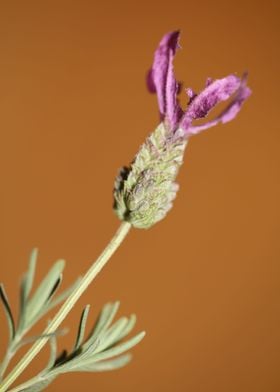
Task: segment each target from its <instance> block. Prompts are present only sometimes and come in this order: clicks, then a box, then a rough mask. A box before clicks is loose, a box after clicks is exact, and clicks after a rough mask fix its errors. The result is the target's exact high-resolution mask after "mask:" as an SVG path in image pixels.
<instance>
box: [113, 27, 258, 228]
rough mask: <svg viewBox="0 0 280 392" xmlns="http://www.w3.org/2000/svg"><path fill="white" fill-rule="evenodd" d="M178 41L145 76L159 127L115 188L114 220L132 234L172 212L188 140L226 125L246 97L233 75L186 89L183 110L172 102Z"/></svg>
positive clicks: (165, 45)
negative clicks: (215, 112)
mask: <svg viewBox="0 0 280 392" xmlns="http://www.w3.org/2000/svg"><path fill="white" fill-rule="evenodd" d="M179 35H180V34H179V32H178V31H175V32H172V33H168V34H166V35H165V36H164V37H163V38H162V40H161V41H160V43H159V46H158V48H157V50H156V52H155V56H154V62H153V65H152V68H151V69H150V71H149V72H148V76H147V85H148V89H149V91H150V92H152V93H156V94H157V98H158V106H159V112H160V120H161V123H160V124H159V126H158V127H157V128H156V130H155V131H154V132H153V133H152V134H151V135H150V136H149V137H148V138H147V139H146V141H145V143H144V144H143V145H142V146H141V148H140V150H139V152H138V154H137V155H136V157H135V159H134V160H133V162H132V163H131V165H130V166H129V167H125V168H123V169H122V170H121V171H120V174H119V176H118V177H117V179H116V182H115V189H114V200H115V201H114V209H115V211H116V213H117V215H118V216H119V218H120V219H122V220H125V221H128V222H130V223H131V224H132V225H133V226H134V227H138V228H149V227H150V226H152V225H153V224H155V223H156V222H158V221H159V220H161V219H163V218H164V216H165V215H166V213H167V212H168V211H169V210H170V208H171V207H172V202H173V199H174V198H175V197H176V192H177V190H178V185H177V184H176V183H175V179H176V176H177V173H178V170H179V167H180V166H181V164H182V163H183V156H184V151H185V147H186V145H187V142H188V139H189V137H190V136H191V135H194V134H197V133H199V132H200V131H203V130H205V129H207V128H210V127H212V126H214V125H216V124H218V123H219V122H221V123H226V122H228V121H230V120H232V119H233V118H234V117H235V116H236V115H237V113H238V112H239V110H240V108H241V106H242V104H243V102H244V101H245V100H246V99H247V98H248V97H249V95H250V93H251V91H250V89H249V88H248V87H247V86H246V75H245V76H244V77H243V78H241V79H240V78H238V77H237V76H235V75H229V76H227V77H225V78H222V79H217V80H212V79H210V78H208V79H207V81H206V87H205V88H204V90H202V91H201V92H200V93H198V94H196V93H195V92H194V91H193V90H192V89H191V88H188V89H186V92H187V94H188V97H189V102H188V105H187V108H186V109H185V110H183V109H182V108H181V106H180V103H179V100H178V95H179V92H180V90H181V85H180V83H178V82H177V81H176V79H175V76H174V70H173V59H174V56H175V54H176V51H177V49H178V47H179V45H178V41H179ZM229 98H231V101H230V103H229V104H228V105H227V107H226V108H225V109H224V110H223V111H222V112H221V113H220V114H219V115H218V116H217V117H216V118H214V119H213V120H210V121H208V122H206V123H204V124H202V125H195V124H194V121H195V120H197V119H201V118H204V117H206V116H207V115H208V113H209V112H210V111H211V110H212V109H213V108H214V107H215V106H216V105H217V104H218V103H220V102H222V101H226V100H228V99H229Z"/></svg>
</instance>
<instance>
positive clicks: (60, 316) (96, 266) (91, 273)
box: [0, 222, 131, 392]
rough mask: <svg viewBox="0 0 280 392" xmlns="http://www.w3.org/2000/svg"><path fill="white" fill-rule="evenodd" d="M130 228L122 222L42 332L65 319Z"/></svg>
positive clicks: (27, 358) (34, 350) (22, 364)
mask: <svg viewBox="0 0 280 392" xmlns="http://www.w3.org/2000/svg"><path fill="white" fill-rule="evenodd" d="M130 228H131V224H130V223H128V222H122V224H121V225H120V227H119V229H118V231H117V232H116V234H115V235H114V237H113V238H112V240H111V241H110V242H109V244H108V245H107V247H106V248H105V249H104V251H103V252H102V253H101V255H100V256H99V257H98V259H97V260H96V261H95V263H93V264H92V265H91V267H90V268H89V270H88V271H87V272H86V274H85V275H84V276H83V278H82V280H81V282H80V284H79V286H78V287H77V288H76V290H75V291H74V292H73V293H72V294H71V295H70V296H69V297H68V298H67V300H66V301H65V302H64V304H63V305H62V306H61V308H60V310H59V311H58V313H57V314H56V315H55V316H54V318H53V319H52V321H51V322H50V324H49V325H48V327H47V328H46V329H45V331H44V332H43V334H51V333H53V332H55V331H56V329H57V328H58V327H59V325H60V324H61V323H62V321H63V320H64V319H65V317H66V316H67V314H68V313H69V312H70V310H71V309H72V307H73V306H74V305H75V303H76V302H77V301H78V299H79V298H80V296H81V295H82V294H83V292H84V291H85V290H86V289H87V287H88V286H89V285H90V283H91V282H92V281H93V279H94V278H95V277H96V276H97V274H98V273H99V272H100V271H101V269H102V268H103V267H104V266H105V264H106V263H107V261H108V260H109V259H110V257H111V256H112V255H113V253H114V252H115V251H116V250H117V249H118V247H119V246H120V244H121V243H122V241H123V240H124V238H125V237H126V235H127V234H128V232H129V230H130ZM48 340H49V337H46V338H43V339H41V340H38V341H36V342H35V343H34V344H33V346H32V347H31V348H30V350H29V351H28V352H27V353H26V354H25V355H24V357H23V358H22V359H21V360H20V361H19V362H18V364H17V365H16V366H15V367H14V369H13V370H12V371H11V373H10V374H8V376H7V377H6V378H5V379H4V380H3V382H2V383H1V384H0V392H5V391H6V390H7V389H8V387H9V386H10V385H11V384H12V383H13V382H14V381H15V380H16V379H17V377H18V376H19V375H20V374H21V373H22V372H23V370H24V369H25V368H26V367H27V366H28V365H29V363H30V362H31V361H32V359H33V358H34V357H35V356H36V355H37V354H38V353H39V351H40V350H41V349H42V348H43V347H44V346H45V344H46V343H47V341H48Z"/></svg>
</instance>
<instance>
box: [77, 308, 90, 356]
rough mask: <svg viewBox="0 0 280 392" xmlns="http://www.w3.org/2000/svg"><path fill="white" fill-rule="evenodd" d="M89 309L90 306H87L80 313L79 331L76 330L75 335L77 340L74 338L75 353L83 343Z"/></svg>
mask: <svg viewBox="0 0 280 392" xmlns="http://www.w3.org/2000/svg"><path fill="white" fill-rule="evenodd" d="M89 309H90V305H87V306H86V307H85V308H84V310H83V312H82V315H81V319H80V324H79V329H78V334H77V338H76V343H75V346H74V351H76V350H77V349H78V348H79V347H80V346H81V344H82V342H83V339H84V334H85V328H86V322H87V318H88V313H89Z"/></svg>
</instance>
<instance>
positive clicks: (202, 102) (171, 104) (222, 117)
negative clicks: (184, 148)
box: [147, 31, 251, 137]
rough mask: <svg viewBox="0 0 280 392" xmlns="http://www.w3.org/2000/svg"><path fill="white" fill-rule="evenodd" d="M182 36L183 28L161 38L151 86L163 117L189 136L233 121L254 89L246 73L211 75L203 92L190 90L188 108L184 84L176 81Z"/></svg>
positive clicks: (168, 125) (149, 82) (148, 83)
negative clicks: (175, 61)
mask: <svg viewBox="0 0 280 392" xmlns="http://www.w3.org/2000/svg"><path fill="white" fill-rule="evenodd" d="M179 36H180V33H179V31H175V32H172V33H168V34H166V35H165V36H164V37H163V38H162V40H161V41H160V43H159V46H158V48H157V50H156V52H155V56H154V63H153V65H152V68H151V69H150V71H149V73H148V77H147V85H148V89H149V91H150V92H152V93H156V94H157V98H158V105H159V111H160V117H161V120H162V121H164V122H165V124H166V126H167V127H169V129H170V130H171V131H174V132H175V131H176V130H177V129H178V128H181V129H183V131H184V133H185V135H186V137H188V136H190V135H193V134H196V133H198V132H200V131H202V130H205V129H207V128H210V127H212V126H214V125H216V124H217V123H219V122H222V123H225V122H228V121H230V120H232V119H233V118H234V117H235V116H236V115H237V113H238V112H239V110H240V108H241V106H242V104H243V102H244V101H245V100H246V99H247V98H248V97H249V95H250V94H251V90H250V89H249V88H248V87H247V86H246V75H244V76H243V78H241V79H240V78H238V77H237V76H235V75H229V76H226V77H225V78H222V79H217V80H212V79H210V78H208V79H207V81H206V87H205V88H204V90H202V91H201V92H200V93H199V94H196V93H195V92H194V91H193V90H192V89H190V88H188V89H186V92H187V94H188V96H189V103H188V106H187V109H186V110H185V111H184V110H183V109H182V108H181V106H180V104H179V101H178V94H179V91H180V87H181V86H180V84H179V83H178V82H177V81H176V79H175V76H174V70H173V59H174V56H175V54H176V51H177V49H178V48H179V45H178V41H179ZM229 98H232V100H231V102H230V103H229V104H228V106H227V107H226V108H225V109H224V110H223V111H222V112H221V113H220V114H219V115H218V116H217V117H216V118H215V119H213V120H211V121H208V122H206V123H205V124H202V125H193V120H196V119H200V118H203V117H206V116H207V114H208V113H209V112H210V111H211V109H213V108H214V107H215V106H216V105H217V104H218V103H219V102H222V101H226V100H228V99H229Z"/></svg>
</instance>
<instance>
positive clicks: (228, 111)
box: [185, 75, 251, 135]
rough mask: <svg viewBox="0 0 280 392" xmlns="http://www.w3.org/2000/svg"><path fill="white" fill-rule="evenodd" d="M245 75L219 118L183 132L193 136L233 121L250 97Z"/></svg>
mask: <svg viewBox="0 0 280 392" xmlns="http://www.w3.org/2000/svg"><path fill="white" fill-rule="evenodd" d="M246 79H247V77H246V75H245V76H244V77H243V79H242V80H241V81H239V88H238V90H237V92H236V95H235V97H234V98H233V100H232V101H231V102H230V103H229V105H228V106H227V107H226V108H225V109H224V110H223V111H222V112H221V114H220V115H219V116H217V117H216V118H215V119H213V120H211V121H208V122H207V123H205V124H202V125H197V126H192V125H191V126H190V127H189V128H188V129H187V130H185V132H186V134H187V135H194V134H197V133H199V132H201V131H204V130H205V129H208V128H210V127H213V126H214V125H216V124H218V123H220V122H221V123H223V124H224V123H226V122H229V121H231V120H233V119H234V118H235V117H236V115H237V113H238V112H239V111H240V109H241V106H242V104H243V103H244V102H245V101H246V99H247V98H248V97H249V96H250V95H251V90H250V89H249V87H247V86H246Z"/></svg>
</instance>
